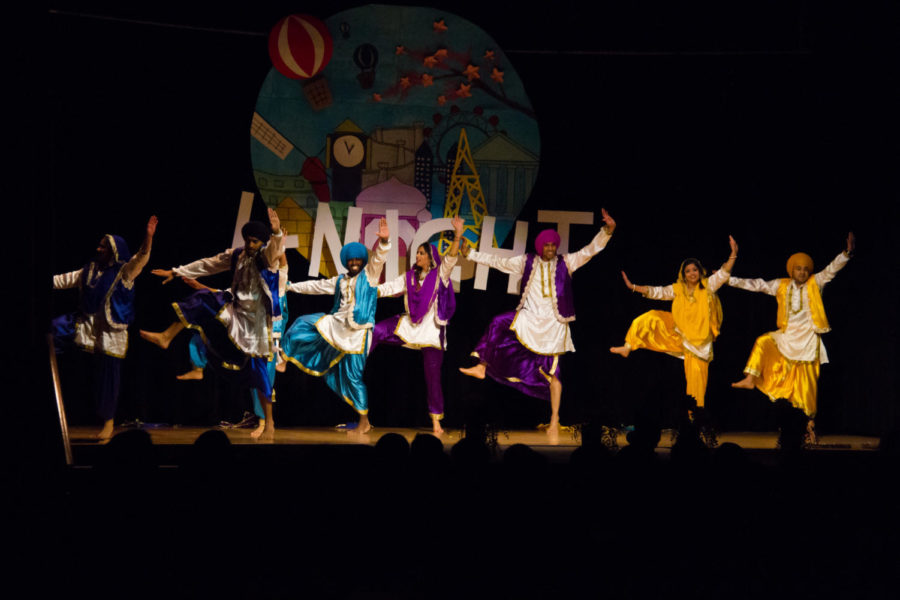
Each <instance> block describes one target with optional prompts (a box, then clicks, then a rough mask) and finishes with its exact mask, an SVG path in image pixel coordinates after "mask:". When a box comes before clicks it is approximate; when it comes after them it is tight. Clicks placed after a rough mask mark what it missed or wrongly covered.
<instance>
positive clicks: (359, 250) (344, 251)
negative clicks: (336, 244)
mask: <svg viewBox="0 0 900 600" xmlns="http://www.w3.org/2000/svg"><path fill="white" fill-rule="evenodd" d="M351 258H361V259H362V261H363V266H366V263H368V262H369V251H368V250H366V247H365V246H363V245H362V244H360V243H359V242H350V243H349V244H347V245H346V246H344V247H343V248H341V264H342V265H344V268H345V269H349V268H350V267H348V266H347V263H348V262H350V259H351Z"/></svg>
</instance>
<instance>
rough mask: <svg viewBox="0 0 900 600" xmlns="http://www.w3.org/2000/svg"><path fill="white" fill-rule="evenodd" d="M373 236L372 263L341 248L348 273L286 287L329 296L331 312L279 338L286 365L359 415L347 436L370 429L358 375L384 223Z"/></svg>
mask: <svg viewBox="0 0 900 600" xmlns="http://www.w3.org/2000/svg"><path fill="white" fill-rule="evenodd" d="M378 237H379V238H380V241H379V244H378V248H377V249H376V250H375V253H374V254H373V256H372V259H371V260H369V252H368V250H366V247H365V246H363V245H362V244H360V243H359V242H351V243H349V244H347V245H345V246H344V247H343V248H341V264H342V265H343V266H344V268H345V269H347V271H348V273H342V274H340V275H338V276H337V277H331V278H330V279H313V280H310V281H303V282H300V283H292V284H290V285H288V288H287V289H288V291H290V292H295V293H298V294H331V295H334V306H333V308H332V309H331V312H330V313H328V314H325V313H313V314H311V315H303V316H301V317H299V318H298V319H297V320H296V321H294V322H293V323H292V324H291V326H290V327H288V330H287V331H286V332H285V333H284V337H283V338H282V344H281V348H282V351H283V352H284V355H285V358H286V359H287V361H288V362H290V363H291V364H293V365H294V366H296V367H298V368H299V369H300V370H302V371H303V372H305V373H309V374H310V375H313V376H315V377H324V378H325V384H326V385H327V386H328V387H329V388H330V389H331V391H333V392H334V393H335V394H337V395H338V396H339V397H340V398H342V399H343V400H344V401H345V402H346V403H347V404H349V405H350V406H352V407H353V409H354V410H355V411H356V412H357V413H358V414H359V423H357V424H356V425H355V427H353V428H351V429H350V431H352V432H354V433H356V434H364V433H367V432H368V431H370V430H371V429H372V425H371V423H369V393H368V390H367V389H366V385H365V383H363V371H364V370H365V367H366V356H367V355H368V353H369V348H370V346H371V343H372V328H373V327H374V325H375V305H376V302H377V300H378V280H379V279H380V278H381V271H382V269H383V268H384V261H385V260H386V259H387V253H388V251H389V250H390V249H391V243H390V231H389V230H388V225H387V220H386V219H384V218H382V219H381V222H380V223H379V228H378ZM364 267H365V271H363V268H364Z"/></svg>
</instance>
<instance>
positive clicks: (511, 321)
mask: <svg viewBox="0 0 900 600" xmlns="http://www.w3.org/2000/svg"><path fill="white" fill-rule="evenodd" d="M600 210H601V214H602V215H603V222H604V226H603V228H602V229H600V231H599V232H598V233H597V235H596V236H594V239H593V240H591V243H590V244H588V245H587V246H585V247H584V248H582V249H581V250H579V251H578V252H573V253H571V254H566V255H564V256H562V257H560V256H557V254H556V250H557V248H558V247H559V241H560V238H559V234H558V233H556V231H554V230H552V229H547V230H544V231H542V232H541V233H539V234H538V236H537V239H536V240H535V242H534V249H535V254H530V253H529V254H523V255H520V256H515V257H512V258H501V257H499V256H496V255H493V254H486V253H483V252H477V251H475V250H471V249H469V247H468V246H464V247H463V256H466V257H467V258H468V259H469V260H471V261H474V262H476V263H480V264H484V265H488V266H490V267H494V268H495V269H497V270H499V271H503V272H504V273H509V274H521V275H522V283H521V288H520V289H521V291H522V299H521V301H520V302H519V306H518V307H517V308H516V310H515V311H514V312H508V313H503V314H500V315H498V316H497V317H495V318H494V320H493V321H492V322H491V324H490V325H489V326H488V329H487V331H486V332H485V334H484V335H483V336H482V338H481V341H480V342H479V343H478V345H477V346H476V347H475V351H474V352H472V356H474V357H476V358H478V360H479V361H480V362H479V363H478V364H477V365H476V366H474V367H469V368H466V369H460V371H462V372H463V373H464V374H466V375H469V376H471V377H476V378H478V379H484V377H485V375H489V376H490V377H491V378H492V379H494V380H495V381H497V382H499V383H502V384H504V385H508V386H511V387H513V388H515V389H517V390H519V391H521V392H522V393H524V394H527V395H529V396H534V397H535V398H542V399H544V400H549V401H550V424H549V426H548V427H547V433H548V434H551V435H556V434H558V433H559V405H560V400H561V398H562V377H561V374H560V370H559V356H560V355H561V354H565V353H566V352H574V351H575V346H574V345H573V344H572V336H571V334H570V332H569V323H570V322H572V321H574V320H575V303H574V298H573V295H572V274H573V273H574V272H575V271H576V270H577V269H579V268H580V267H582V266H584V265H585V264H586V263H587V262H588V261H589V260H590V259H591V258H593V257H594V256H595V255H596V254H597V253H599V252H600V251H601V250H603V248H605V247H606V244H607V243H608V242H609V239H610V236H612V233H613V231H614V230H615V228H616V222H615V221H614V220H613V218H612V217H611V216H609V213H608V212H606V209H600Z"/></svg>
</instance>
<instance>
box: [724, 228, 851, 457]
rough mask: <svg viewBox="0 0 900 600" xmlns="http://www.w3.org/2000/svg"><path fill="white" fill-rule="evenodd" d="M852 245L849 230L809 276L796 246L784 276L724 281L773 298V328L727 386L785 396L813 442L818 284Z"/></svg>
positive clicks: (821, 359) (807, 262) (822, 357)
mask: <svg viewBox="0 0 900 600" xmlns="http://www.w3.org/2000/svg"><path fill="white" fill-rule="evenodd" d="M855 247H856V238H855V236H854V235H853V232H852V231H851V232H850V233H849V234H848V235H847V247H846V249H845V250H844V251H843V252H841V253H840V254H838V255H837V257H835V259H834V260H832V261H831V264H829V265H828V266H827V267H825V269H824V270H822V271H819V272H818V273H816V274H815V275H814V276H812V277H810V274H811V273H812V271H813V260H812V258H810V256H809V255H808V254H804V253H803V252H798V253H797V254H794V255H793V256H791V257H790V258H789V259H788V261H787V272H788V276H789V277H787V278H782V279H772V280H770V281H765V280H763V279H742V278H739V277H732V278H731V279H730V280H729V282H728V285H730V286H731V287H736V288H740V289H743V290H748V291H751V292H763V293H765V294H769V295H770V296H775V299H776V300H777V301H778V314H777V323H778V330H777V331H772V332H770V333H766V334H765V335H762V336H760V337H759V338H757V340H756V343H755V344H754V345H753V350H752V351H751V352H750V359H749V360H748V361H747V366H746V367H745V368H744V373H745V374H746V376H745V377H744V378H743V379H741V380H740V381H738V382H735V383H733V384H731V385H732V387H736V388H741V389H747V390H752V389H753V388H754V387H755V388H758V389H759V390H760V391H761V392H762V393H764V394H765V395H767V396H768V397H769V398H770V399H771V400H773V401H774V400H777V399H779V398H786V399H788V400H790V402H791V404H793V405H794V406H795V407H797V408H799V409H801V410H803V412H804V413H806V416H807V417H809V422H808V425H807V427H808V431H809V434H810V440H811V441H812V442H813V443H815V441H816V438H815V417H816V395H817V388H818V380H819V366H820V365H823V364H825V363H827V362H828V354H827V353H826V352H825V344H823V343H822V339H821V335H822V334H823V333H827V332H829V331H830V330H831V328H830V327H829V325H828V319H827V318H826V317H825V306H824V305H823V303H822V289H823V288H824V287H825V284H827V283H828V282H829V281H831V280H832V279H834V276H835V275H837V272H838V271H840V270H841V269H843V268H844V266H845V265H846V264H847V262H848V261H849V260H850V256H851V254H852V253H853V249H854V248H855Z"/></svg>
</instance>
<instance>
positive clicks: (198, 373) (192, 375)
mask: <svg viewBox="0 0 900 600" xmlns="http://www.w3.org/2000/svg"><path fill="white" fill-rule="evenodd" d="M175 379H179V380H181V381H188V380H190V379H203V369H199V368H198V369H191V370H190V371H188V372H187V373H182V374H181V375H176V376H175Z"/></svg>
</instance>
